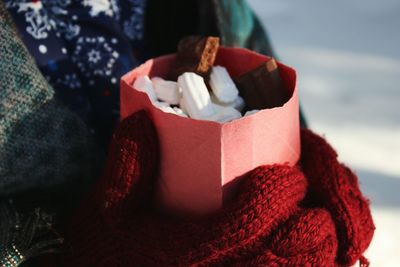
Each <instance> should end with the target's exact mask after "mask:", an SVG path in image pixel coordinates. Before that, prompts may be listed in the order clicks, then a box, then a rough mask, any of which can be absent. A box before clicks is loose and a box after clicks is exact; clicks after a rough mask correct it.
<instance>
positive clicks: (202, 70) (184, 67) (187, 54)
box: [169, 36, 219, 80]
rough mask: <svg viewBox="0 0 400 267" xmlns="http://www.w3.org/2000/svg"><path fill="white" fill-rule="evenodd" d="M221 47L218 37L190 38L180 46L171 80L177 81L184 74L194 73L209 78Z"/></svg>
mask: <svg viewBox="0 0 400 267" xmlns="http://www.w3.org/2000/svg"><path fill="white" fill-rule="evenodd" d="M218 47H219V38H218V37H201V36H188V37H185V38H183V39H182V40H181V41H180V42H179V44H178V54H177V60H176V64H175V67H174V68H173V69H172V70H171V71H170V75H169V76H170V77H169V78H170V79H171V80H177V78H178V76H180V75H181V74H182V73H184V72H194V73H196V74H199V75H201V76H203V77H204V78H207V77H208V75H209V73H210V70H211V67H212V66H213V64H214V61H215V57H216V56H217V51H218Z"/></svg>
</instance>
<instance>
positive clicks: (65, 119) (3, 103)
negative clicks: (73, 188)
mask: <svg viewBox="0 0 400 267" xmlns="http://www.w3.org/2000/svg"><path fill="white" fill-rule="evenodd" d="M0 70H1V71H0V88H1V90H0V196H6V195H10V194H14V193H17V192H21V191H25V190H29V189H45V188H49V187H52V186H57V185H60V184H63V183H65V182H66V181H67V180H77V179H79V178H82V177H83V176H86V177H87V178H88V176H87V175H88V172H87V171H88V169H90V163H89V155H90V146H89V141H88V140H89V139H88V138H89V134H88V131H87V129H86V126H85V125H84V123H83V122H82V121H81V120H80V119H79V118H78V117H77V116H76V115H74V114H72V113H71V112H70V111H69V110H67V109H66V108H64V107H63V106H61V105H59V104H58V103H57V102H56V101H55V100H54V92H53V89H52V88H51V87H50V86H49V85H48V84H47V82H46V80H45V79H44V77H43V76H42V75H41V74H40V72H39V70H38V69H37V67H36V65H35V62H34V61H33V59H32V58H31V56H30V55H29V53H28V51H27V49H26V48H25V46H24V45H23V43H22V41H21V40H20V39H19V36H18V34H17V32H16V30H15V28H14V25H13V23H12V21H11V18H10V16H9V14H8V13H7V11H6V9H5V8H4V6H3V4H2V3H0Z"/></svg>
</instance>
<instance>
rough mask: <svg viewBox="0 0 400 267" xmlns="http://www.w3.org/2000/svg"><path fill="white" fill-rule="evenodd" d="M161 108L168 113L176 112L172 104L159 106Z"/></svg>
mask: <svg viewBox="0 0 400 267" xmlns="http://www.w3.org/2000/svg"><path fill="white" fill-rule="evenodd" d="M159 109H160V110H162V111H164V112H166V113H172V114H176V112H175V110H174V109H173V108H171V107H170V106H168V107H159Z"/></svg>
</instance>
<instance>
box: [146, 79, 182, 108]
mask: <svg viewBox="0 0 400 267" xmlns="http://www.w3.org/2000/svg"><path fill="white" fill-rule="evenodd" d="M151 81H152V82H153V87H154V91H155V93H156V95H157V98H158V99H159V100H162V101H165V102H167V103H169V104H171V105H177V104H179V100H180V98H181V94H180V90H179V87H178V83H176V82H173V81H166V80H164V79H163V78H160V77H154V78H152V79H151Z"/></svg>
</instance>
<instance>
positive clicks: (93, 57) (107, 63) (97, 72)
mask: <svg viewBox="0 0 400 267" xmlns="http://www.w3.org/2000/svg"><path fill="white" fill-rule="evenodd" d="M118 58H119V53H118V52H117V51H116V50H115V49H113V47H112V46H111V45H110V44H109V43H108V42H107V41H106V39H105V38H104V37H103V36H97V37H79V38H78V41H77V44H76V47H75V51H74V53H73V56H72V60H74V62H75V63H76V65H77V66H78V68H79V70H80V71H81V72H82V74H83V75H84V76H85V77H93V76H111V74H112V70H113V67H114V64H115V62H116V61H117V59H118Z"/></svg>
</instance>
